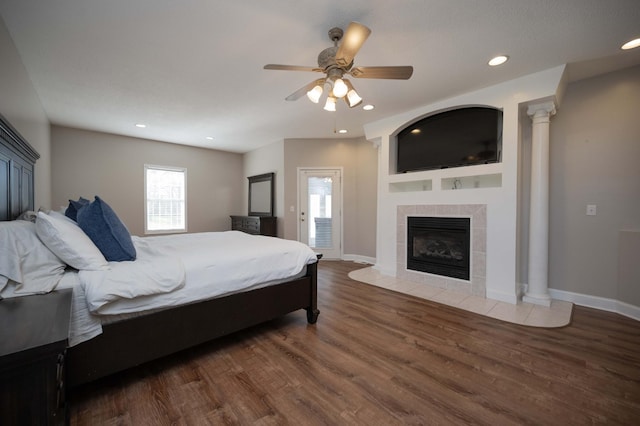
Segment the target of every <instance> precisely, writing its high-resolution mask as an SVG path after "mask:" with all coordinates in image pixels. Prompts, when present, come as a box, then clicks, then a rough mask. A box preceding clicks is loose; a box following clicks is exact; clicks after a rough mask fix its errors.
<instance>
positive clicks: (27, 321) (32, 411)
mask: <svg viewBox="0 0 640 426" xmlns="http://www.w3.org/2000/svg"><path fill="white" fill-rule="evenodd" d="M70 316H71V289H66V290H60V291H54V292H52V293H48V294H43V295H35V296H23V297H15V298H11V299H4V300H0V424H2V425H36V424H37V425H58V424H61V425H62V424H67V423H68V418H67V403H66V400H65V394H66V392H65V371H64V367H65V361H64V357H65V351H66V348H67V336H68V334H69V318H70Z"/></svg>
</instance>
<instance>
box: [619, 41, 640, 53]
mask: <svg viewBox="0 0 640 426" xmlns="http://www.w3.org/2000/svg"><path fill="white" fill-rule="evenodd" d="M638 46H640V38H637V39H635V40H631V41H628V42H626V43H625V44H623V45H622V47H621V49H622V50H629V49H635V48H636V47H638Z"/></svg>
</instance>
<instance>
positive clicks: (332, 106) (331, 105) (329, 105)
mask: <svg viewBox="0 0 640 426" xmlns="http://www.w3.org/2000/svg"><path fill="white" fill-rule="evenodd" d="M324 110H325V111H332V112H333V111H335V110H336V98H334V97H333V96H329V97H327V102H326V103H325V104H324Z"/></svg>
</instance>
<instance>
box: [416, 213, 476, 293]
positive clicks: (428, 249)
mask: <svg viewBox="0 0 640 426" xmlns="http://www.w3.org/2000/svg"><path fill="white" fill-rule="evenodd" d="M470 222H471V221H470V219H469V218H462V217H423V216H409V217H407V269H410V270H414V271H420V272H427V273H430V274H436V275H442V276H445V277H451V278H458V279H463V280H469V275H470V273H469V272H470V267H469V265H470V259H469V258H470V249H469V246H470V239H471V238H470V235H471V234H470Z"/></svg>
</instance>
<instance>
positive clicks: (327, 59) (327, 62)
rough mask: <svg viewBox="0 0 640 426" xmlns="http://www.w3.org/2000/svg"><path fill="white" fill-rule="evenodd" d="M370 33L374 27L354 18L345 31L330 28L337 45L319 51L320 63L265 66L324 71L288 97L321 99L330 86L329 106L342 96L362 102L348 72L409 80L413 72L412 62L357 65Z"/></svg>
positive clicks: (349, 101) (349, 102)
mask: <svg viewBox="0 0 640 426" xmlns="http://www.w3.org/2000/svg"><path fill="white" fill-rule="evenodd" d="M369 34H371V30H370V29H369V28H368V27H366V26H365V25H362V24H360V23H358V22H351V23H350V24H349V26H348V27H347V31H346V32H343V31H342V29H341V28H337V27H336V28H331V29H330V30H329V38H330V39H331V41H333V46H332V47H329V48H326V49H324V50H323V51H322V52H320V54H319V55H318V67H305V66H298V65H277V64H267V65H265V66H264V69H266V70H285V71H314V72H321V73H324V74H325V77H323V78H319V79H317V80H314V81H312V82H311V83H309V84H307V85H306V86H304V87H301V88H300V89H298V90H296V91H295V92H293V93H292V94H291V95H289V96H287V97H286V98H285V100H287V101H295V100H297V99H299V98H300V97H302V95H304V94H306V95H307V97H308V98H309V100H311V102H313V103H318V102H319V101H320V97H321V96H322V93H323V91H324V89H325V88H327V89H328V95H327V101H326V103H325V106H324V109H325V110H327V111H335V110H336V101H337V100H338V99H340V98H343V99H344V100H345V102H346V103H347V105H349V108H353V107H355V106H357V105H359V104H360V103H361V102H362V98H361V97H360V95H358V92H356V90H355V89H354V87H353V85H352V84H351V82H350V81H349V80H348V79H346V78H344V77H345V75H350V76H351V77H354V78H379V79H394V80H408V79H409V78H410V77H411V75H412V74H413V67H412V66H395V67H360V66H357V67H354V66H353V59H354V58H355V56H356V54H357V53H358V50H360V48H361V47H362V45H363V44H364V42H365V41H366V40H367V37H369ZM343 36H344V37H343ZM340 40H342V43H340V45H338V42H339V41H340Z"/></svg>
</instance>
